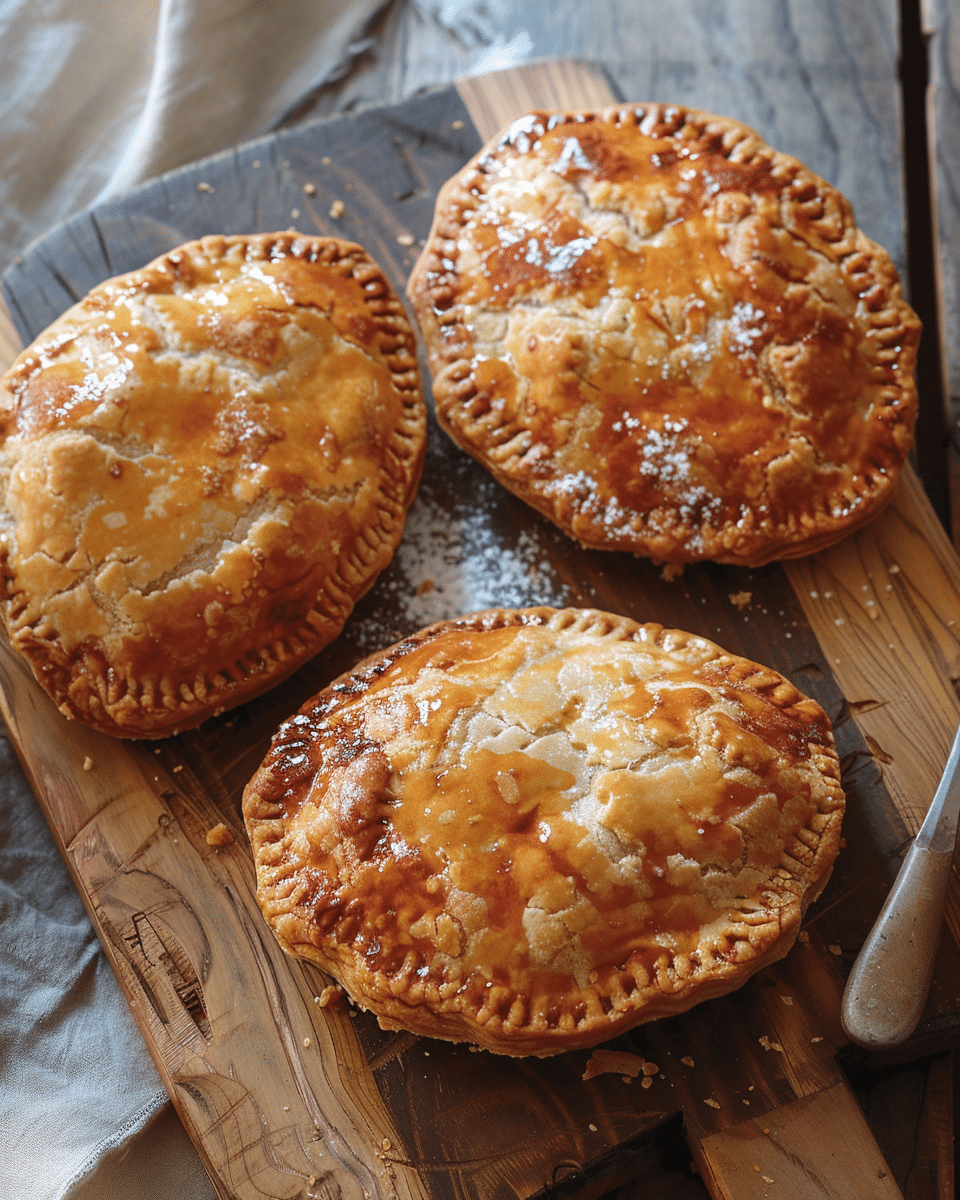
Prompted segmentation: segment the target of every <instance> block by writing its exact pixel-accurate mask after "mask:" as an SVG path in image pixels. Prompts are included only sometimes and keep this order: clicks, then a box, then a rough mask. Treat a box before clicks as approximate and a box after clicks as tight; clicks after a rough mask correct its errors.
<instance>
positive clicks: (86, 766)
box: [83, 754, 93, 771]
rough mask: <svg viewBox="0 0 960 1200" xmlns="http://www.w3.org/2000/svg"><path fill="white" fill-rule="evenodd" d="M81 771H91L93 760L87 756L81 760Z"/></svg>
mask: <svg viewBox="0 0 960 1200" xmlns="http://www.w3.org/2000/svg"><path fill="white" fill-rule="evenodd" d="M83 769H84V770H85V771H92V770H93V759H92V758H91V757H90V755H89V754H88V755H87V756H86V757H85V758H84V760H83Z"/></svg>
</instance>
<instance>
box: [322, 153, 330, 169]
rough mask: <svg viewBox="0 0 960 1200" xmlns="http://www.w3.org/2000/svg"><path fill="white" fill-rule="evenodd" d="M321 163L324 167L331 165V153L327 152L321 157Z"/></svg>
mask: <svg viewBox="0 0 960 1200" xmlns="http://www.w3.org/2000/svg"><path fill="white" fill-rule="evenodd" d="M320 163H321V165H322V166H324V167H329V166H330V155H329V154H325V155H324V156H323V158H321V159H320Z"/></svg>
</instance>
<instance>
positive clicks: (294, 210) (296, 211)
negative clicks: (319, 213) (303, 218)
mask: <svg viewBox="0 0 960 1200" xmlns="http://www.w3.org/2000/svg"><path fill="white" fill-rule="evenodd" d="M290 216H291V217H293V219H294V220H296V219H297V217H299V216H300V209H299V208H291V209H290Z"/></svg>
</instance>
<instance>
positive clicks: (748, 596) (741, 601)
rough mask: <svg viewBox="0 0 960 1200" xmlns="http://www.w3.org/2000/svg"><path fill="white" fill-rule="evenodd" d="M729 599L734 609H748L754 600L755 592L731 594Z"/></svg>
mask: <svg viewBox="0 0 960 1200" xmlns="http://www.w3.org/2000/svg"><path fill="white" fill-rule="evenodd" d="M727 599H728V600H729V601H730V603H731V604H732V605H733V607H734V608H746V607H747V605H748V604H749V603H750V601H751V600H752V599H753V592H730V593H729V594H728V596H727Z"/></svg>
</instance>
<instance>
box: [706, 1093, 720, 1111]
mask: <svg viewBox="0 0 960 1200" xmlns="http://www.w3.org/2000/svg"><path fill="white" fill-rule="evenodd" d="M704 1104H708V1105H709V1106H710V1107H711V1108H719V1107H720V1103H719V1101H717V1100H714V1098H713V1097H712V1096H708V1097H707V1098H706V1100H704Z"/></svg>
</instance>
